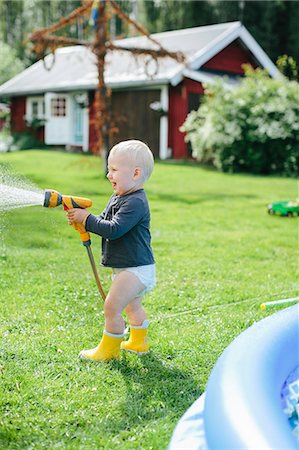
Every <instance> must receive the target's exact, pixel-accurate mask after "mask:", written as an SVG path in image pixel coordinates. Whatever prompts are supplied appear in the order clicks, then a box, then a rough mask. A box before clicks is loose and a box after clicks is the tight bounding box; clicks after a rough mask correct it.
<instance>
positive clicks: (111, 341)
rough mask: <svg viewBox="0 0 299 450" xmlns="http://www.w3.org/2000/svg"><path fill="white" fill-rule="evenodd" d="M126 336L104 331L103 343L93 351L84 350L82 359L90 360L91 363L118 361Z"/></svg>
mask: <svg viewBox="0 0 299 450" xmlns="http://www.w3.org/2000/svg"><path fill="white" fill-rule="evenodd" d="M124 336H125V335H124V334H112V333H108V332H107V331H104V333H103V337H102V340H101V342H100V343H99V345H98V346H97V347H96V348H92V349H91V350H82V351H81V352H80V354H79V356H80V358H84V359H90V360H91V361H109V360H110V359H118V358H119V354H120V344H121V342H122V341H123V339H124Z"/></svg>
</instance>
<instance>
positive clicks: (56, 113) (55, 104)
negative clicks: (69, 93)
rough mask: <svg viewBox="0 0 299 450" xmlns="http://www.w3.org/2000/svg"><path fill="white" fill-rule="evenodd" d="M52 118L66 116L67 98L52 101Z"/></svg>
mask: <svg viewBox="0 0 299 450" xmlns="http://www.w3.org/2000/svg"><path fill="white" fill-rule="evenodd" d="M51 116H52V117H65V116H66V98H65V97H57V98H52V99H51Z"/></svg>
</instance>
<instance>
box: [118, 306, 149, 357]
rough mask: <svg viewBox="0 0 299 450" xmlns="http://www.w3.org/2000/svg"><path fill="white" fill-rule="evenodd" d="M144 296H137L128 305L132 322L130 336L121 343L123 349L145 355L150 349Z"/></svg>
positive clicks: (127, 308) (128, 312)
mask: <svg viewBox="0 0 299 450" xmlns="http://www.w3.org/2000/svg"><path fill="white" fill-rule="evenodd" d="M141 301H142V297H136V298H135V299H134V300H133V301H132V302H130V303H129V304H128V306H127V307H126V313H127V316H128V318H129V322H130V338H129V340H128V341H126V342H122V343H121V349H123V350H126V351H128V352H132V353H137V354H138V355H145V354H146V353H148V351H149V345H148V340H147V334H148V326H149V321H148V320H147V316H146V313H145V311H144V309H143V307H142V303H141Z"/></svg>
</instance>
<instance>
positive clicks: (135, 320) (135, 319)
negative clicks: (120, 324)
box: [126, 297, 147, 326]
mask: <svg viewBox="0 0 299 450" xmlns="http://www.w3.org/2000/svg"><path fill="white" fill-rule="evenodd" d="M126 314H127V316H128V319H129V323H130V325H132V326H140V325H142V324H143V322H144V321H145V320H147V315H146V312H145V310H144V309H143V306H142V297H136V298H134V300H132V301H131V302H130V303H129V304H128V305H127V307H126Z"/></svg>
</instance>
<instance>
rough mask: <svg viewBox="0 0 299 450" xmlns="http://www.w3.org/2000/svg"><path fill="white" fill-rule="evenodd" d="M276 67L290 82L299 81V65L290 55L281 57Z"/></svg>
mask: <svg viewBox="0 0 299 450" xmlns="http://www.w3.org/2000/svg"><path fill="white" fill-rule="evenodd" d="M276 65H277V67H278V69H279V70H280V72H281V73H282V74H283V75H285V76H286V77H287V78H288V79H289V80H295V81H299V71H298V65H297V63H296V61H295V60H294V58H292V57H291V56H288V55H281V56H279V58H278V59H277V61H276Z"/></svg>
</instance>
